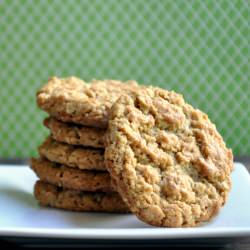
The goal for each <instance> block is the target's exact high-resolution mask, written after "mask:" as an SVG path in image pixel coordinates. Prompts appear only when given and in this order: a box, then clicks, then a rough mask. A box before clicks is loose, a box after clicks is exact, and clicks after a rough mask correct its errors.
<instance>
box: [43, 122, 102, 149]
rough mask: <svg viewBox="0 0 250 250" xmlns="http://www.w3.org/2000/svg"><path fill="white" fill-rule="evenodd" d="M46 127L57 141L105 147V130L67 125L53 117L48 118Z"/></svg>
mask: <svg viewBox="0 0 250 250" xmlns="http://www.w3.org/2000/svg"><path fill="white" fill-rule="evenodd" d="M44 125H45V126H46V127H47V128H49V129H50V132H51V137H53V139H55V140H56V141H59V142H65V143H68V144H72V145H82V146H87V147H93V148H103V147H104V134H105V131H106V130H104V129H99V128H90V127H86V126H82V125H77V124H73V123H65V122H62V121H59V120H57V119H55V118H52V117H49V118H46V119H45V120H44Z"/></svg>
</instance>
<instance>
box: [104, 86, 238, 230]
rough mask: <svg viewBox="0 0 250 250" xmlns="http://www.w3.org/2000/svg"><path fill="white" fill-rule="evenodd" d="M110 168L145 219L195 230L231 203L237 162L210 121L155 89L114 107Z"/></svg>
mask: <svg viewBox="0 0 250 250" xmlns="http://www.w3.org/2000/svg"><path fill="white" fill-rule="evenodd" d="M105 163H106V167H107V169H108V171H109V172H110V174H111V178H113V179H114V183H115V187H116V189H117V190H118V192H119V193H120V195H121V196H122V198H123V200H124V201H125V203H126V204H127V205H128V207H129V208H130V209H131V211H132V212H133V213H134V214H135V215H137V217H138V218H139V219H141V220H143V221H144V222H147V223H149V224H151V225H155V226H163V227H190V226H191V227H192V226H196V225H199V224H200V223H201V222H205V221H208V220H210V219H211V218H212V217H214V216H215V215H216V214H217V212H218V211H219V209H220V208H221V207H222V206H223V204H224V203H225V201H226V199H227V196H228V192H229V190H230V186H231V179H230V173H231V171H232V168H233V156H232V152H231V150H230V149H228V148H227V147H226V145H225V143H224V141H223V139H222V137H221V136H220V134H219V133H218V132H217V130H216V127H215V125H214V124H212V122H211V121H210V120H209V118H208V116H207V115H206V114H204V113H203V112H201V111H199V110H197V109H194V108H193V107H192V106H191V105H189V104H187V103H185V101H184V99H183V97H182V96H181V95H179V94H176V93H174V92H168V91H166V90H163V89H160V88H153V87H151V88H150V87H149V88H147V89H144V90H142V91H140V92H138V93H134V94H131V95H125V96H122V97H121V98H119V100H118V101H117V102H116V103H115V104H114V106H113V107H112V110H111V112H110V121H109V129H108V131H107V145H106V151H105Z"/></svg>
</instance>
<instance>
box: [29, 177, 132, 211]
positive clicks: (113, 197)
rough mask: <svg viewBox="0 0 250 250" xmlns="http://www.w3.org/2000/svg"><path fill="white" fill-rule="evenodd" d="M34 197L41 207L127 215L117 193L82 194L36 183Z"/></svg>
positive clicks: (39, 182)
mask: <svg viewBox="0 0 250 250" xmlns="http://www.w3.org/2000/svg"><path fill="white" fill-rule="evenodd" d="M34 195H35V197H36V199H37V200H38V201H39V203H40V205H42V206H48V207H55V208H60V209H65V210H71V211H86V212H87V211H89V212H110V213H129V209H128V208H127V206H126V205H125V204H124V202H123V201H122V199H121V197H120V196H119V195H118V194H117V193H101V192H98V193H93V192H92V193H90V192H82V191H77V190H71V189H63V188H60V187H57V186H54V185H52V184H49V183H46V182H43V181H37V182H36V184H35V188H34Z"/></svg>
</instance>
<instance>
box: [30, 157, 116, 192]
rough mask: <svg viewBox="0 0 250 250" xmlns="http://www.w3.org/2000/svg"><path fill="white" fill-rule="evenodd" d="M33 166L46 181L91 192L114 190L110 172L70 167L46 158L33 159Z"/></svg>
mask: <svg viewBox="0 0 250 250" xmlns="http://www.w3.org/2000/svg"><path fill="white" fill-rule="evenodd" d="M31 168H32V169H33V170H34V172H35V173H36V174H37V176H38V177H39V178H40V179H41V180H42V181H45V182H48V183H51V184H54V185H56V186H59V187H63V188H68V189H75V190H80V191H89V192H97V191H99V192H114V191H115V190H114V189H113V188H112V186H111V179H110V175H109V174H108V172H103V171H94V170H80V169H73V168H69V167H67V166H65V165H62V164H60V163H54V162H51V161H48V160H46V159H42V158H39V159H34V158H33V159H31Z"/></svg>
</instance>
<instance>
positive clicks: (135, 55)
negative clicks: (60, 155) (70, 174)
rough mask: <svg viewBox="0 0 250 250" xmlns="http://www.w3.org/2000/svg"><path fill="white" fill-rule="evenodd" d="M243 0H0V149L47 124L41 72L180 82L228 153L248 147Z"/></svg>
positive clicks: (7, 150)
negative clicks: (39, 103)
mask: <svg viewBox="0 0 250 250" xmlns="http://www.w3.org/2000/svg"><path fill="white" fill-rule="evenodd" d="M249 8H250V7H249V1H247V0H246V1H227V0H225V1H223V0H221V1H184V0H183V1H180V0H177V1H167V0H166V1H156V0H155V1H153V0H148V1H145V0H144V1H143V0H136V1H127V0H122V1H116V0H106V1H98V0H96V1H59V0H55V1H46V0H44V1H41V0H40V1H31V0H24V1H17V0H16V1H15V0H13V1H7V0H5V1H1V2H0V31H1V32H0V59H1V60H0V114H1V122H0V157H6V158H10V157H24V158H26V157H30V156H33V155H35V154H36V147H37V145H38V144H39V143H41V141H42V139H43V138H44V136H45V134H46V133H48V132H47V130H46V129H45V128H44V127H43V125H42V121H43V118H44V117H45V116H46V114H45V113H44V112H42V111H40V110H39V109H38V108H37V107H36V103H35V93H36V91H37V89H38V88H39V87H40V86H41V85H42V84H44V83H45V82H46V81H47V79H48V77H49V76H53V75H57V76H59V77H66V76H70V75H75V76H78V77H80V78H83V79H85V80H91V79H92V78H96V79H104V78H112V79H121V80H127V79H135V80H137V81H138V82H140V83H146V84H153V85H156V86H160V87H163V88H167V89H170V90H175V91H177V92H181V93H182V94H183V95H184V97H185V99H186V100H187V102H189V103H191V104H192V105H193V106H195V107H198V108H199V109H201V110H203V111H205V112H206V113H208V115H209V117H210V119H211V120H212V121H213V122H214V123H215V124H216V125H217V129H218V130H219V132H220V133H221V134H222V135H223V137H224V139H225V141H226V143H227V145H228V146H229V147H231V148H232V149H233V151H234V154H236V155H247V154H250V140H249V136H250V103H249V96H250V86H249V84H250V82H249V74H250V73H249V72H250V69H249V57H250V52H249V43H250V37H249V36H250V35H249V34H250V32H249V22H250V18H249V13H250V12H249V11H250V9H249Z"/></svg>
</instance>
